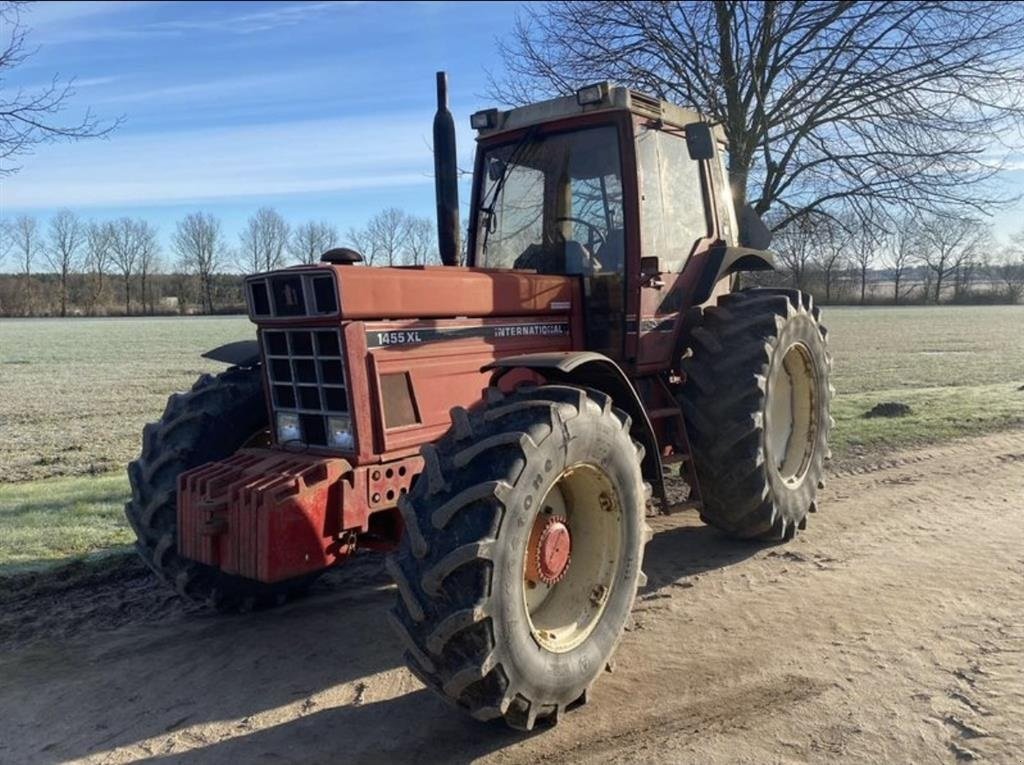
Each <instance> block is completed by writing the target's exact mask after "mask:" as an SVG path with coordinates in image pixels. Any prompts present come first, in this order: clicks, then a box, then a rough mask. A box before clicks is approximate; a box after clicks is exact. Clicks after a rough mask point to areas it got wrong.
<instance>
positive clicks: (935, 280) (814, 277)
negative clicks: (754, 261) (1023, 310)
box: [754, 215, 1024, 305]
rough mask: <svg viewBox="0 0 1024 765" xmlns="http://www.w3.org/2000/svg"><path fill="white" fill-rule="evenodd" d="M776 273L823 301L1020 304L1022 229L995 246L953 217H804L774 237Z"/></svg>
mask: <svg viewBox="0 0 1024 765" xmlns="http://www.w3.org/2000/svg"><path fill="white" fill-rule="evenodd" d="M771 247H772V249H773V250H774V251H776V253H777V257H776V266H777V270H776V271H775V272H766V273H761V274H758V275H757V277H756V279H754V281H756V282H757V283H759V284H768V285H786V286H794V287H797V288H799V289H802V290H805V291H807V292H810V293H812V294H813V295H814V297H815V299H816V300H817V301H819V302H821V303H826V304H837V303H848V304H859V305H866V304H889V305H900V304H911V303H933V304H938V303H1011V304H1013V303H1019V302H1021V300H1022V299H1024V229H1022V230H1021V231H1020V232H1019V233H1018V234H1016V235H1014V236H1011V237H1010V238H1009V240H1007V241H1000V240H999V239H998V238H997V237H995V236H994V234H993V232H992V228H991V226H988V225H986V224H984V223H982V222H980V221H978V220H976V219H972V218H968V217H962V218H960V217H953V216H941V217H940V216H905V217H899V218H889V217H886V218H878V217H872V216H865V215H857V216H842V215H839V216H829V215H818V216H805V217H802V218H800V219H797V220H796V221H794V222H792V223H791V224H790V225H788V226H786V227H785V228H783V229H782V230H781V231H779V232H777V233H776V234H775V236H774V238H773V240H772V245H771Z"/></svg>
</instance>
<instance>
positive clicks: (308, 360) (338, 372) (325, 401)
mask: <svg viewBox="0 0 1024 765" xmlns="http://www.w3.org/2000/svg"><path fill="white" fill-rule="evenodd" d="M262 338H263V352H264V354H265V357H266V360H267V383H268V385H269V386H270V396H271V402H272V404H273V409H274V413H275V421H276V419H277V418H276V415H277V414H278V413H291V414H295V415H297V416H298V417H299V422H300V424H301V426H302V436H303V437H302V441H303V442H304V443H306V444H308V445H310V446H329V445H330V444H329V443H328V439H327V434H328V432H329V430H328V422H327V421H328V418H329V417H330V416H333V415H347V414H348V390H347V388H346V384H345V363H344V357H343V356H342V346H341V331H340V330H339V329H264V330H263V331H262Z"/></svg>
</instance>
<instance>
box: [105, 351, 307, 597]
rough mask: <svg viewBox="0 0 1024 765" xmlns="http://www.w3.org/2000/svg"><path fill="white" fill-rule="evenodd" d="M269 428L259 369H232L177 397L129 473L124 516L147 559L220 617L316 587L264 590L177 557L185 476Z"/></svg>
mask: <svg viewBox="0 0 1024 765" xmlns="http://www.w3.org/2000/svg"><path fill="white" fill-rule="evenodd" d="M266 428H267V412H266V406H265V403H264V399H263V385H262V381H261V376H260V370H259V368H258V367H257V368H242V367H232V368H230V369H228V370H226V371H225V372H223V373H221V374H219V375H216V376H214V375H203V376H202V377H200V378H199V379H198V380H197V381H196V383H195V385H193V386H192V389H191V390H190V391H188V392H187V393H176V394H174V395H172V396H171V397H170V398H169V399H168V400H167V407H166V408H165V409H164V413H163V416H162V417H161V418H160V420H159V421H158V422H151V423H149V424H148V425H146V427H145V428H144V429H143V431H142V453H141V454H140V455H139V458H138V459H137V460H135V461H134V462H132V463H131V464H130V465H129V466H128V477H129V479H130V481H131V489H132V496H131V500H130V501H129V502H128V503H127V504H126V505H125V515H127V516H128V521H129V523H131V526H132V528H133V529H134V530H135V535H136V542H135V548H136V550H137V551H138V553H139V555H140V556H141V557H142V560H143V561H145V562H146V564H147V565H148V566H149V567H150V568H151V569H152V570H153V571H154V572H155V573H156V574H157V576H159V577H160V578H161V579H163V580H164V581H166V582H167V583H168V584H170V585H171V586H172V587H174V589H175V590H177V592H178V593H179V594H180V595H182V596H183V597H185V598H188V599H190V600H193V601H196V602H200V603H203V604H206V605H209V606H213V607H214V608H217V609H218V610H221V611H246V610H250V609H254V608H265V607H267V606H271V605H277V604H279V603H282V602H284V601H285V600H286V599H287V598H288V596H289V595H292V594H296V593H297V592H299V591H302V590H303V589H304V588H307V587H308V586H309V584H310V583H311V579H309V578H303V579H301V580H294V581H289V582H280V583H276V584H265V583H263V582H257V581H253V580H251V579H246V578H244V577H239V576H232V575H230V574H225V573H223V572H221V571H219V570H217V569H216V568H213V567H210V566H205V565H203V564H201V563H197V562H195V561H191V560H188V559H186V558H182V557H181V556H180V555H178V551H177V530H178V508H177V504H178V476H179V475H180V474H181V473H183V472H185V471H186V470H190V469H192V468H194V467H198V466H199V465H203V464H205V463H207V462H212V461H214V460H218V459H223V458H225V457H228V456H230V455H231V454H233V453H234V452H235V451H237V450H238V449H239V448H240V447H241V446H243V445H244V444H246V443H248V442H250V441H251V440H252V439H253V438H254V437H258V434H260V433H262V432H263V431H265V430H266Z"/></svg>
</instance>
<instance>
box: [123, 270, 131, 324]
mask: <svg viewBox="0 0 1024 765" xmlns="http://www.w3.org/2000/svg"><path fill="white" fill-rule="evenodd" d="M131 278H132V277H131V276H130V275H128V274H126V275H125V277H124V315H125V316H131V314H132V283H131Z"/></svg>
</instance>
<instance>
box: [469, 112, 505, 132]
mask: <svg viewBox="0 0 1024 765" xmlns="http://www.w3.org/2000/svg"><path fill="white" fill-rule="evenodd" d="M496 124H498V110H497V109H484V110H483V111H482V112H476V113H475V114H473V115H472V116H471V117H470V118H469V125H470V127H472V128H473V129H474V130H486V129H487V128H492V127H494V126H495V125H496Z"/></svg>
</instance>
